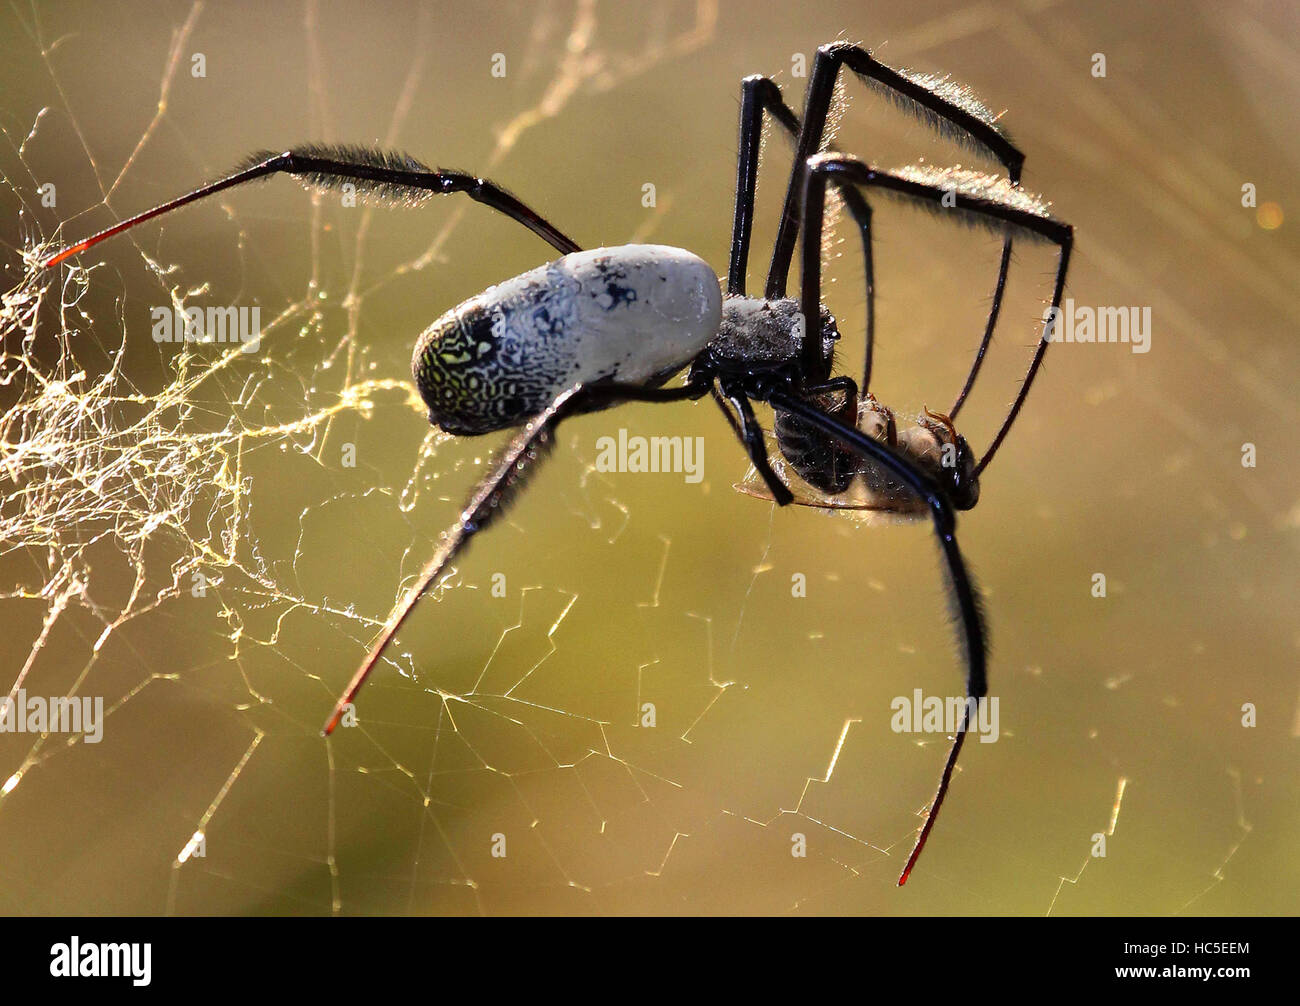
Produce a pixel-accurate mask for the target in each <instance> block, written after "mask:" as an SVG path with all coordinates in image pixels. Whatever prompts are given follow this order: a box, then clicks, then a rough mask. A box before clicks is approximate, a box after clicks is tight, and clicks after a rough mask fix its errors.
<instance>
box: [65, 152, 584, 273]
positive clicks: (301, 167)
mask: <svg viewBox="0 0 1300 1006" xmlns="http://www.w3.org/2000/svg"><path fill="white" fill-rule="evenodd" d="M254 158H255V159H254V160H253V161H252V163H249V164H247V165H246V166H245V167H243V168H241V169H240V170H239V171H236V172H235V173H234V174H231V175H227V176H226V177H225V178H221V179H218V180H217V181H215V182H210V183H208V184H207V185H204V186H201V187H200V188H197V189H195V190H194V191H193V192H189V193H186V194H185V195H183V196H179V197H178V198H176V199H173V200H171V201H170V202H166V203H163V204H162V205H161V206H155V207H154V208H153V209H151V210H145V211H144V212H143V213H138V214H136V215H135V216H133V217H131V218H129V219H127V220H123V221H122V222H121V223H119V224H114V225H113V226H112V227H109V228H107V229H105V230H102V231H100V232H99V233H98V234H94V235H92V236H91V237H88V238H86V239H85V240H83V241H79V242H77V243H76V244H74V245H71V246H69V247H68V248H65V249H64V250H63V251H61V252H59V253H58V254H57V255H54V256H53V257H52V258H50V259H47V260H46V262H45V267H46V268H49V267H51V266H55V265H58V264H59V263H60V262H62V261H64V260H65V259H67V258H70V257H71V256H73V255H76V254H79V253H80V252H83V251H85V250H86V249H88V248H91V247H93V246H94V245H96V244H98V243H99V242H100V241H103V240H104V239H105V238H110V237H112V236H113V235H115V234H120V233H122V232H123V231H125V230H128V229H130V228H132V227H134V226H135V225H136V224H142V223H144V222H145V221H146V220H152V219H153V218H154V217H158V216H162V215H163V214H164V213H170V212H171V211H172V210H176V209H180V208H181V207H182V206H187V205H189V204H190V203H192V202H196V201H197V200H199V199H203V198H204V197H205V196H210V195H213V194H215V193H217V192H222V191H224V190H226V189H229V188H233V187H234V186H236V185H242V184H243V183H245V182H251V181H254V180H256V179H259V178H266V177H269V176H270V175H275V174H287V175H293V176H295V177H297V178H299V179H300V180H302V181H303V182H304V183H305V184H307V185H309V186H312V187H317V188H337V187H339V186H341V185H342V184H344V183H345V182H352V183H354V184H356V185H357V187H358V190H359V191H361V192H362V193H364V194H367V195H371V196H373V197H375V198H378V199H382V200H386V201H389V202H396V203H399V204H401V203H403V202H411V201H413V200H418V199H420V198H423V197H424V196H427V195H445V194H448V193H452V192H464V193H465V194H466V195H468V196H469V197H470V198H471V199H473V200H476V201H477V202H480V203H483V204H484V205H486V206H490V207H492V208H493V209H495V210H499V211H500V212H502V213H504V214H505V215H506V216H508V217H510V219H512V220H515V221H518V222H519V223H521V224H523V225H524V226H525V227H527V228H528V229H529V230H530V231H532V232H533V233H534V234H536V235H537V236H538V237H540V238H542V239H543V240H544V241H547V242H548V243H550V244H551V245H552V246H553V247H554V248H556V249H557V250H558V251H560V252H564V253H566V254H567V253H568V252H575V251H580V250H581V249H580V248H579V246H578V244H577V243H576V242H575V241H573V240H572V239H571V238H568V237H566V236H565V235H564V234H562V233H561V232H560V231H559V230H558V229H557V228H556V227H555V226H554V225H553V224H552V223H551V222H550V221H548V220H547V219H546V218H545V217H543V216H542V215H541V214H539V213H538V212H537V211H535V210H533V209H531V208H530V207H529V206H527V205H526V204H524V203H523V202H521V201H520V200H519V199H518V198H516V197H515V196H513V195H512V194H511V193H509V192H507V191H506V190H505V189H503V188H501V186H499V185H497V184H496V183H495V182H492V181H489V180H488V179H486V178H479V177H478V176H476V175H470V174H465V173H464V172H460V171H438V170H434V169H432V168H428V167H426V166H425V165H423V164H420V163H419V162H418V161H416V160H413V159H412V158H409V157H406V156H405V155H400V154H390V153H384V152H381V151H374V150H366V149H361V148H351V147H347V148H344V147H326V146H307V147H300V148H297V149H294V150H286V151H284V152H283V153H280V154H274V155H269V154H268V155H263V154H257V155H254Z"/></svg>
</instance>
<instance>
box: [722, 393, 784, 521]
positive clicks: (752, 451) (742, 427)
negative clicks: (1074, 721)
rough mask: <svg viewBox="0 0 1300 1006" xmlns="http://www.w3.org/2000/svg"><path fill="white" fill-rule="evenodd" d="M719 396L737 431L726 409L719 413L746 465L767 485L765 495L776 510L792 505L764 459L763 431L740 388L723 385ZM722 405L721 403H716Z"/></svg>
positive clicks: (765, 450)
mask: <svg viewBox="0 0 1300 1006" xmlns="http://www.w3.org/2000/svg"><path fill="white" fill-rule="evenodd" d="M722 394H723V395H725V396H726V398H727V400H728V401H729V402H731V404H732V406H733V407H734V408H735V410H736V415H737V416H739V417H740V420H739V427H737V425H736V420H735V418H733V417H732V415H731V413H730V412H728V411H727V409H725V408H723V410H722V411H723V412H724V413H725V414H726V416H727V418H728V419H729V420H730V421H731V427H732V429H733V430H736V432H737V435H738V436H739V437H740V442H741V443H742V444H743V445H744V447H745V453H746V454H748V455H749V463H750V464H752V465H753V466H754V470H755V471H756V472H758V474H759V475H760V476H762V478H763V481H764V483H766V484H767V491H768V492H770V493H771V494H772V499H774V500H775V501H776V505H777V506H788V505H789V504H791V503H793V502H794V493H792V492H790V490H789V488H788V487H787V486H786V484H785V483H784V482H782V481H781V480H780V479H779V478H778V477H777V474H776V472H774V471H772V464H771V462H770V461H769V460H768V457H767V441H766V440H765V439H764V437H763V427H762V425H761V424H760V423H759V421H758V417H757V416H755V415H754V407H753V406H752V405H750V404H749V399H748V398H747V397H745V393H744V391H743V390H741V388H739V387H738V386H735V385H732V384H726V383H724V384H723V386H722ZM718 404H719V406H721V405H722V401H721V399H719V401H718Z"/></svg>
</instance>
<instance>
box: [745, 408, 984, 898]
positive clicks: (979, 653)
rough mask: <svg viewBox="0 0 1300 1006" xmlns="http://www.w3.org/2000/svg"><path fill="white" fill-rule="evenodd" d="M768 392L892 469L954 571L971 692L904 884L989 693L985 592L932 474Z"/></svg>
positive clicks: (951, 586)
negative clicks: (920, 506)
mask: <svg viewBox="0 0 1300 1006" xmlns="http://www.w3.org/2000/svg"><path fill="white" fill-rule="evenodd" d="M766 397H767V400H768V401H769V402H770V403H771V405H772V407H773V408H776V409H781V410H782V411H784V412H788V413H790V414H792V415H795V416H798V417H799V418H800V419H802V420H804V421H805V422H807V423H809V424H810V425H812V426H815V427H817V428H818V429H820V430H821V431H822V432H823V433H825V434H827V435H828V436H830V437H834V438H835V439H836V440H838V441H839V442H840V443H842V444H843V445H844V446H845V447H847V448H848V449H849V450H851V451H853V452H854V453H856V454H857V455H858V456H859V457H862V458H865V459H866V460H868V461H871V462H873V463H875V464H879V465H881V466H882V467H884V468H888V469H889V470H890V471H891V472H892V473H893V474H894V476H895V477H897V478H898V479H899V480H900V481H901V482H902V483H903V484H905V485H907V486H909V487H910V488H911V489H912V491H913V492H914V493H916V495H917V496H918V497H920V498H921V499H922V500H924V501H925V503H926V504H927V505H928V506H929V508H930V514H931V517H932V519H933V521H934V530H935V534H936V536H937V537H938V539H939V544H940V547H941V548H942V550H943V556H944V562H945V569H946V571H947V574H948V575H947V582H948V590H949V596H950V597H951V599H952V603H953V609H954V611H955V612H956V613H957V615H958V617H959V619H960V623H961V629H962V634H961V639H962V646H963V650H964V652H965V657H966V697H967V700H968V701H967V703H966V711H965V712H964V713H963V715H962V720H961V724H960V725H959V727H958V730H957V733H956V735H955V736H954V737H953V743H952V747H951V748H950V749H949V752H948V758H947V761H946V762H945V763H944V769H943V774H942V775H941V776H940V779H939V786H938V789H937V791H936V792H935V796H934V799H933V801H931V803H930V813H929V814H928V815H927V817H926V820H925V824H924V825H923V826H922V828H921V831H920V833H919V834H918V835H917V838H916V844H915V845H914V846H913V847H912V852H911V855H909V856H908V858H907V863H906V864H905V866H904V867H903V871H902V874H901V875H900V876H899V878H898V884H899V886H900V887H901V886H902V885H903V884H905V883H906V882H907V878H908V875H909V874H910V873H911V872H912V867H913V866H915V865H916V861H917V859H918V858H919V857H920V855H921V851H922V850H923V849H924V848H925V843H926V840H927V839H928V838H929V837H930V831H931V829H932V828H933V827H934V822H935V821H936V820H937V819H938V816H939V809H940V808H941V807H942V806H943V801H944V797H945V796H947V794H948V786H949V783H950V782H951V781H952V773H953V770H954V769H955V768H956V765H957V757H958V755H960V754H961V748H962V744H963V743H964V742H965V740H966V731H967V728H968V726H969V717H970V711H971V706H972V705H973V703H972V702H971V701H970V700H975V702H978V700H980V699H982V698H983V697H984V696H985V695H986V694H987V693H988V668H987V665H988V634H987V632H986V630H985V627H984V617H983V613H982V611H981V609H980V603H979V594H978V592H977V590H976V588H975V584H974V581H973V580H972V579H971V576H970V574H969V572H968V571H967V569H966V564H965V562H964V561H963V559H962V555H961V550H960V549H958V547H957V517H956V514H955V512H954V510H953V507H952V504H951V503H950V502H949V501H948V499H947V498H946V497H945V496H944V494H943V492H942V491H941V490H940V489H939V488H938V487H937V486H936V485H935V484H934V483H933V482H932V481H931V480H930V479H929V477H927V476H926V475H924V474H923V473H922V472H920V471H919V470H917V469H916V468H915V467H914V466H913V465H912V464H911V463H910V462H909V461H907V460H906V459H904V458H903V457H902V456H901V455H899V454H896V453H895V452H894V451H892V450H890V449H889V448H888V447H886V446H885V445H884V444H881V443H879V442H877V441H875V440H873V439H871V438H870V437H869V436H867V435H866V434H865V433H863V432H862V431H861V430H858V429H856V428H854V427H850V426H846V425H844V424H843V423H840V422H838V421H836V420H835V419H833V418H831V417H830V416H828V415H826V414H825V413H823V412H821V411H820V410H819V409H817V408H815V407H814V406H812V405H809V404H808V403H807V402H804V401H802V400H800V399H798V398H795V397H792V396H790V395H788V394H785V393H784V392H770V393H769V394H768V395H767V396H766Z"/></svg>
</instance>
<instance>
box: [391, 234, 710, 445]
mask: <svg viewBox="0 0 1300 1006" xmlns="http://www.w3.org/2000/svg"><path fill="white" fill-rule="evenodd" d="M721 312H722V292H721V289H720V287H719V283H718V277H717V276H716V275H715V274H714V272H713V270H712V269H711V268H710V266H709V265H708V263H707V262H705V261H704V260H703V259H701V258H699V257H697V256H695V255H693V254H691V253H690V252H687V251H684V250H683V249H680V248H671V247H668V246H664V245H623V246H620V247H615V248H596V249H593V250H591V251H584V252H574V253H573V254H571V255H566V256H564V257H563V258H561V259H557V260H556V261H554V262H550V263H548V264H547V265H544V266H541V267H539V268H537V269H533V270H532V271H530V272H526V273H523V274H522V275H520V276H516V277H515V278H514V279H510V280H507V281H505V282H504V283H500V284H498V285H497V286H493V287H490V288H488V289H487V290H485V291H483V293H481V294H479V295H478V296H476V297H472V298H470V299H469V300H467V301H465V302H464V303H463V304H460V305H459V306H457V307H455V308H453V309H452V310H450V311H448V312H447V313H446V314H444V315H443V316H442V317H440V318H439V319H438V320H437V321H435V322H434V323H433V324H432V325H430V326H429V327H428V328H427V329H426V330H425V331H424V333H423V334H422V335H421V336H420V338H419V341H418V342H417V343H416V346H415V354H414V356H413V357H412V360H411V370H412V373H413V374H414V376H415V380H416V384H417V385H418V386H419V389H420V394H421V396H423V398H424V401H425V404H426V405H428V407H429V421H430V422H432V423H433V424H434V425H436V426H439V427H441V428H442V429H444V430H446V431H447V432H449V433H457V434H475V433H488V432H490V431H492V430H499V429H504V428H507V427H512V426H519V425H521V424H522V423H524V422H526V421H527V420H528V419H530V418H531V417H533V416H535V415H537V414H538V413H539V412H541V411H542V410H543V409H545V408H546V407H547V405H549V404H550V403H551V401H552V400H553V399H554V398H555V397H556V395H558V394H559V393H560V392H561V391H563V390H564V389H565V388H568V387H571V386H572V385H574V384H576V383H578V382H582V383H584V384H587V383H591V382H593V381H598V380H602V379H610V380H616V381H619V382H620V383H629V384H633V383H635V384H652V383H657V382H660V381H662V380H665V379H666V378H667V377H668V376H669V375H670V374H671V373H672V372H674V371H676V370H678V369H680V368H681V367H682V366H684V365H685V364H686V363H688V362H690V360H691V359H692V358H693V357H695V356H696V354H698V353H699V352H700V350H702V349H703V348H704V347H705V345H707V344H708V342H709V340H710V339H711V338H712V337H713V335H714V333H716V332H717V330H718V324H719V321H720V318H721Z"/></svg>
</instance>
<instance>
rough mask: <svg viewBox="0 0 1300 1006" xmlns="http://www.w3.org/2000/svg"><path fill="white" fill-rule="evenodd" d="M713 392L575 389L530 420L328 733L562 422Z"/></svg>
mask: <svg viewBox="0 0 1300 1006" xmlns="http://www.w3.org/2000/svg"><path fill="white" fill-rule="evenodd" d="M708 390H709V389H708V386H707V385H701V384H685V385H679V386H677V387H673V388H647V387H644V386H642V385H621V384H614V383H603V384H592V385H586V386H583V385H581V384H576V385H574V386H573V387H571V388H568V389H566V390H565V391H563V392H562V393H561V394H559V395H558V396H556V398H555V400H554V401H552V402H551V404H550V405H548V406H547V407H546V409H545V410H543V411H542V412H541V413H539V414H538V415H537V416H535V417H533V418H532V419H531V420H529V422H528V423H527V425H526V426H524V428H523V429H522V430H521V431H520V432H519V433H518V434H516V435H515V437H514V439H512V440H511V441H510V443H509V445H508V446H507V447H506V449H505V451H503V452H502V454H501V456H500V458H499V459H498V461H497V464H496V467H495V468H494V469H493V470H492V472H491V473H490V474H489V475H488V476H487V477H486V478H484V479H483V480H482V481H481V482H479V484H478V486H477V487H476V488H475V489H474V491H473V492H472V493H471V494H470V497H469V499H468V500H467V501H466V503H465V506H464V508H463V509H462V510H461V513H460V519H459V520H458V521H457V522H456V523H455V524H453V525H452V526H451V527H450V528H449V529H448V530H447V531H446V532H444V534H443V536H442V539H441V541H440V542H439V544H438V548H437V550H436V551H435V552H434V554H433V558H431V559H430V560H429V562H428V563H427V564H426V565H425V567H424V569H423V570H422V571H421V572H420V575H419V577H418V578H417V579H416V581H415V583H414V584H413V585H412V586H411V587H410V588H409V589H408V590H407V592H406V593H405V595H403V597H402V600H401V601H399V602H398V604H397V606H396V607H395V608H394V609H393V611H392V613H391V614H390V615H389V616H388V620H387V621H386V622H385V623H384V627H383V629H381V630H380V633H379V635H378V636H377V637H376V638H375V641H374V643H373V644H372V645H371V647H370V651H369V652H368V653H367V654H366V658H365V660H363V661H362V662H361V666H360V667H358V668H357V672H356V673H355V674H354V675H353V676H352V680H351V681H349V682H348V686H347V688H345V689H344V691H343V694H342V695H341V696H339V699H338V701H337V702H336V703H335V704H334V709H333V711H332V712H331V713H330V717H329V719H328V720H326V722H325V728H324V731H323V732H324V733H325V734H326V735H329V734H331V733H333V732H334V728H335V727H337V726H338V725H339V721H340V720H341V719H342V718H343V714H344V712H345V711H346V709H347V707H348V706H349V705H351V703H352V701H353V700H354V699H355V698H356V696H357V693H358V692H359V691H361V686H362V685H364V684H365V683H366V679H367V678H368V677H370V672H371V671H373V670H374V669H375V665H376V664H378V663H379V659H380V658H381V657H382V656H383V655H384V651H385V650H386V649H387V648H388V644H389V643H391V642H392V641H393V637H394V636H396V635H397V632H398V630H399V629H400V628H401V627H402V625H403V623H405V622H406V619H407V618H408V617H409V616H410V614H411V612H412V611H413V610H415V606H416V604H417V602H418V601H419V600H420V598H421V597H423V596H424V594H425V592H426V591H427V590H428V589H429V587H430V586H431V585H432V584H433V583H434V582H435V581H436V580H437V579H438V577H440V576H441V575H442V573H443V570H445V569H446V568H447V566H449V565H450V564H451V562H452V561H453V560H454V559H455V558H456V556H458V555H459V554H460V553H461V552H462V551H463V550H464V548H465V546H466V545H468V544H469V540H470V538H472V537H473V536H474V535H475V534H477V533H478V532H480V531H482V530H484V529H485V528H487V527H488V526H490V525H491V524H492V522H493V521H494V520H495V519H496V518H497V517H498V516H500V514H501V513H502V512H503V511H504V510H505V508H506V506H507V505H508V504H509V503H510V502H511V500H512V499H513V498H514V497H516V496H517V495H518V494H519V493H520V492H522V491H523V489H524V488H525V485H526V483H527V479H528V476H529V475H530V474H531V473H532V472H533V471H535V470H536V467H537V463H538V462H539V461H541V459H542V458H543V457H545V455H546V453H547V451H548V449H549V448H550V446H551V444H552V442H553V440H554V434H555V428H556V426H558V425H559V423H560V420H562V419H565V418H567V417H568V416H571V415H576V414H578V413H580V412H586V411H591V410H593V409H597V408H602V407H604V406H606V405H612V404H616V403H618V402H627V401H641V402H673V401H680V400H682V399H685V398H699V397H700V396H702V395H705V394H707V393H708Z"/></svg>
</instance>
